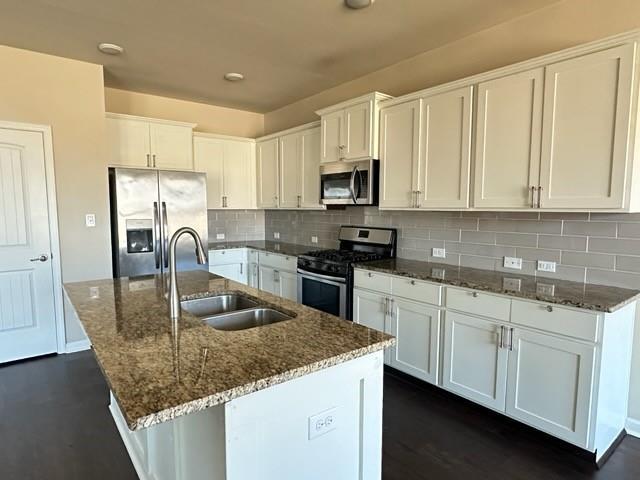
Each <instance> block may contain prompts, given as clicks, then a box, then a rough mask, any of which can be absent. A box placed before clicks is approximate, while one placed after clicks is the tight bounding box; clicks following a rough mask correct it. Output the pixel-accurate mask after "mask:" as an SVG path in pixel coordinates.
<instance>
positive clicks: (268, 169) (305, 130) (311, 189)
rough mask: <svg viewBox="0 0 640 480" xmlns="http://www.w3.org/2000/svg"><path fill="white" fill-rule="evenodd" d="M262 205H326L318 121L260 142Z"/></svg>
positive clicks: (259, 175) (315, 206) (266, 206)
mask: <svg viewBox="0 0 640 480" xmlns="http://www.w3.org/2000/svg"><path fill="white" fill-rule="evenodd" d="M257 157H258V207H260V208H287V209H299V208H300V209H304V208H307V209H323V208H324V206H323V205H322V204H321V203H320V127H319V126H318V124H317V122H315V123H312V124H307V125H303V126H300V127H296V128H292V129H290V130H286V131H284V132H280V133H277V134H273V135H269V136H268V137H264V138H262V139H259V140H258V142H257Z"/></svg>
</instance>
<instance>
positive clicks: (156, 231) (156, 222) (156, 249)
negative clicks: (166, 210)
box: [153, 202, 162, 268]
mask: <svg viewBox="0 0 640 480" xmlns="http://www.w3.org/2000/svg"><path fill="white" fill-rule="evenodd" d="M161 237H162V234H161V231H160V216H159V214H158V202H153V253H154V257H155V259H156V268H160V238H161Z"/></svg>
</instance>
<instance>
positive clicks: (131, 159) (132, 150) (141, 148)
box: [106, 117, 151, 167]
mask: <svg viewBox="0 0 640 480" xmlns="http://www.w3.org/2000/svg"><path fill="white" fill-rule="evenodd" d="M106 122H107V126H106V128H107V144H108V148H109V165H118V166H124V167H149V166H151V146H150V138H149V123H148V122H144V121H140V120H131V119H128V118H109V117H107V119H106Z"/></svg>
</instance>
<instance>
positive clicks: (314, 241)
mask: <svg viewBox="0 0 640 480" xmlns="http://www.w3.org/2000/svg"><path fill="white" fill-rule="evenodd" d="M311 243H318V237H316V236H315V235H311Z"/></svg>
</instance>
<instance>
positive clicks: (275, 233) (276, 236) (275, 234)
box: [273, 232, 280, 240]
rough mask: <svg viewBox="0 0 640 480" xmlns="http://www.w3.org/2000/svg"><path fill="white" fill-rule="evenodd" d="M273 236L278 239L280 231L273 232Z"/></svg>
mask: <svg viewBox="0 0 640 480" xmlns="http://www.w3.org/2000/svg"><path fill="white" fill-rule="evenodd" d="M273 238H275V239H276V240H279V239H280V232H273Z"/></svg>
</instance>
